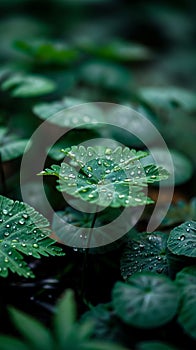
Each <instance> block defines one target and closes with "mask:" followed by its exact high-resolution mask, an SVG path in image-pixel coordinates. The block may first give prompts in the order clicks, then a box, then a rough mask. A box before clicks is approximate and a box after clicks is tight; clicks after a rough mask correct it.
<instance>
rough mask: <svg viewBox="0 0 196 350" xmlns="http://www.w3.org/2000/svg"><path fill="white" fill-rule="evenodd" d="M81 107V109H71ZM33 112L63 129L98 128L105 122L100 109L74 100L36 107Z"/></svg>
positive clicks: (64, 100) (69, 99)
mask: <svg viewBox="0 0 196 350" xmlns="http://www.w3.org/2000/svg"><path fill="white" fill-rule="evenodd" d="M79 105H81V106H80V108H73V109H70V107H74V106H79ZM33 112H34V113H35V114H36V115H37V116H38V117H40V118H41V119H43V120H48V122H50V123H52V124H55V125H58V126H61V127H77V126H78V127H80V128H85V129H91V128H92V129H93V128H97V126H99V124H100V123H103V122H104V118H103V114H102V111H101V109H100V108H99V107H97V106H95V105H92V104H88V103H85V102H84V101H82V100H78V99H74V98H68V99H67V98H65V99H63V100H62V101H57V102H52V103H42V104H38V105H35V106H34V108H33Z"/></svg>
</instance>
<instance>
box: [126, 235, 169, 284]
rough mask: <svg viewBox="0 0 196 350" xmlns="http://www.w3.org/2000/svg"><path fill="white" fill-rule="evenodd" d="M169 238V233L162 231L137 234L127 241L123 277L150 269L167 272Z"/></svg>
mask: <svg viewBox="0 0 196 350" xmlns="http://www.w3.org/2000/svg"><path fill="white" fill-rule="evenodd" d="M167 239H168V236H167V234H165V233H162V232H153V233H152V234H147V233H138V234H136V235H135V236H134V238H133V239H132V240H130V241H129V242H127V244H126V246H125V249H124V251H123V254H122V257H121V274H122V276H123V278H124V279H127V278H128V277H129V276H131V275H133V274H134V273H135V272H141V271H149V270H150V271H152V272H156V273H158V274H160V273H163V274H167V273H168V267H167V256H166V247H167Z"/></svg>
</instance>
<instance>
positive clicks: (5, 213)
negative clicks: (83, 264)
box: [0, 196, 63, 277]
mask: <svg viewBox="0 0 196 350" xmlns="http://www.w3.org/2000/svg"><path fill="white" fill-rule="evenodd" d="M0 212H1V217H0V276H3V277H6V276H7V275H8V270H9V269H10V270H11V271H12V272H16V273H18V274H19V275H22V276H25V277H33V273H32V272H31V271H30V269H29V268H28V266H27V265H26V263H25V262H24V261H23V256H22V255H21V254H20V253H23V254H26V255H28V256H34V257H35V258H40V257H41V255H44V256H49V255H63V253H62V251H61V248H58V247H55V246H53V244H54V241H53V240H52V239H50V238H49V237H48V236H49V235H50V232H51V231H50V230H49V229H48V225H49V223H48V221H47V219H45V218H44V217H43V216H42V215H41V214H39V213H38V212H36V211H35V210H34V209H33V208H32V207H30V206H29V205H27V204H25V203H22V202H18V201H15V202H14V201H13V200H11V199H8V198H6V197H3V196H0Z"/></svg>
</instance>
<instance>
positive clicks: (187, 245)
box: [167, 221, 196, 258]
mask: <svg viewBox="0 0 196 350" xmlns="http://www.w3.org/2000/svg"><path fill="white" fill-rule="evenodd" d="M167 245H168V248H169V249H170V250H171V251H172V253H174V254H176V255H185V256H188V257H192V258H195V257H196V222H195V221H187V222H185V223H183V224H182V225H179V226H177V227H175V228H174V229H173V230H171V232H170V235H169V239H168V243H167Z"/></svg>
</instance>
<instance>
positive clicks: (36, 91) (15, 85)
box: [1, 73, 56, 98]
mask: <svg viewBox="0 0 196 350" xmlns="http://www.w3.org/2000/svg"><path fill="white" fill-rule="evenodd" d="M1 88H2V90H9V89H12V93H11V94H12V96H14V97H24V98H26V97H34V96H40V95H45V94H49V93H50V92H52V91H54V90H55V88H56V87H55V84H54V83H53V82H52V81H51V80H49V79H47V78H43V77H41V76H36V75H23V74H20V73H15V74H13V75H11V76H10V77H9V78H7V79H6V80H5V81H4V82H3V84H2V85H1Z"/></svg>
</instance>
